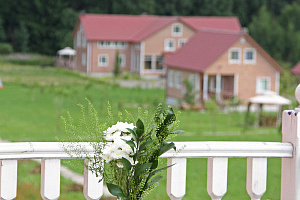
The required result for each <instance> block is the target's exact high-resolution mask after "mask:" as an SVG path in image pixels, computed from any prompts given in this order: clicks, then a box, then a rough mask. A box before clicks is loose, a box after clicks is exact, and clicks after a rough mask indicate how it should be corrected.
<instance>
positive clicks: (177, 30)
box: [172, 24, 182, 36]
mask: <svg viewBox="0 0 300 200" xmlns="http://www.w3.org/2000/svg"><path fill="white" fill-rule="evenodd" d="M172 36H182V24H173V25H172Z"/></svg>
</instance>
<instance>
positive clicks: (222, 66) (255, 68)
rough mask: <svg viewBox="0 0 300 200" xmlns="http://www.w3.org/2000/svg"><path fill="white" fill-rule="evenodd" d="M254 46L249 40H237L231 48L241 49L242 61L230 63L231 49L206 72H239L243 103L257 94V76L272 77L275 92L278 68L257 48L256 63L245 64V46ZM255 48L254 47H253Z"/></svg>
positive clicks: (211, 73) (239, 93)
mask: <svg viewBox="0 0 300 200" xmlns="http://www.w3.org/2000/svg"><path fill="white" fill-rule="evenodd" d="M252 47H253V46H252V45H251V44H250V43H248V42H247V41H245V42H242V40H241V39H239V40H238V41H236V42H235V43H234V44H233V45H232V46H231V47H230V48H240V49H241V56H242V59H241V63H240V64H229V62H228V55H229V49H230V48H229V49H228V50H227V51H226V52H224V53H223V54H222V55H221V56H220V57H219V58H218V59H217V60H216V61H215V62H214V63H213V64H211V65H210V67H208V68H207V70H206V71H205V73H207V74H208V75H216V74H221V75H222V74H223V75H234V74H238V97H239V99H240V100H242V102H243V103H247V100H248V99H249V98H250V97H253V96H256V95H257V94H256V78H257V77H270V79H271V90H272V91H274V92H275V82H276V72H277V71H276V70H275V68H274V67H272V65H271V63H270V62H268V61H267V60H266V59H265V58H264V57H263V56H262V55H261V54H260V52H258V50H257V49H256V63H255V64H245V63H244V62H243V60H244V53H243V52H244V50H245V48H252ZM253 48H254V47H253Z"/></svg>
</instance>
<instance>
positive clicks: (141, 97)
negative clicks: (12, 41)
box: [0, 62, 281, 200]
mask: <svg viewBox="0 0 300 200" xmlns="http://www.w3.org/2000/svg"><path fill="white" fill-rule="evenodd" d="M0 78H1V80H2V81H3V83H4V89H2V90H0V117H1V118H0V127H1V128H0V138H1V139H4V140H9V141H14V142H23V141H57V138H59V139H67V138H69V136H68V135H66V134H64V130H63V125H62V122H61V119H60V116H66V113H67V111H69V112H70V113H71V114H72V115H73V116H75V119H76V117H78V116H79V115H80V109H79V107H78V105H77V104H78V103H79V104H84V105H86V100H85V98H88V99H89V100H90V101H91V102H92V103H93V104H94V106H95V108H96V109H97V110H98V111H99V114H100V116H101V119H102V120H105V119H106V117H107V112H106V110H107V102H108V101H110V103H111V105H112V110H113V111H114V112H117V111H118V110H124V109H126V110H129V111H130V112H132V113H133V114H134V116H136V114H137V107H143V108H146V109H148V110H150V111H153V110H154V109H155V107H156V105H157V104H158V103H159V102H163V101H164V94H165V92H164V90H160V89H141V88H131V89H130V88H120V87H118V86H117V85H107V84H105V83H104V82H103V81H101V80H97V79H87V78H85V77H84V76H79V75H77V74H74V73H72V72H69V71H65V70H61V69H56V68H53V67H46V68H41V67H39V66H31V65H16V64H10V63H5V62H2V63H0ZM179 120H180V129H182V130H185V133H183V134H181V135H179V136H177V137H176V138H175V139H174V140H176V141H281V134H280V133H279V132H278V131H277V129H274V128H259V129H253V128H249V129H247V131H243V123H244V114H243V113H228V114H223V113H218V114H215V115H211V114H209V113H201V112H195V111H182V113H181V114H180V116H179ZM206 162H207V160H206V159H189V160H188V166H187V168H188V173H187V193H186V197H185V198H184V199H189V200H190V199H192V200H193V199H195V200H196V199H197V200H198V199H209V196H208V195H207V192H206ZM63 163H66V162H63ZM21 164H22V165H24V164H28V163H26V162H25V163H21ZM28 165H33V164H28ZM66 165H68V166H72V164H68V163H67V164H66ZM20 170H23V167H21V166H20ZM24 170H26V166H25V167H24ZM75 170H76V171H82V170H78V169H75ZM27 171H28V170H27ZM22 174H23V172H22ZM24 174H25V172H24ZM30 176H31V175H30ZM36 176H38V175H36ZM228 176H229V177H228V193H227V194H226V196H225V197H224V199H249V197H247V195H246V183H245V180H246V159H229V170H228ZM24 179H27V178H26V176H25V178H24ZM37 179H38V178H35V179H31V178H28V181H27V180H24V181H23V180H22V178H21V177H20V176H19V180H18V181H19V182H20V183H22V185H24V187H25V186H26V185H27V184H28V183H33V184H34V185H37V188H38V190H39V185H38V184H37V183H39V182H38V181H37ZM66 182H68V181H66ZM165 182H166V181H165V180H162V181H161V183H160V186H159V187H158V188H156V190H155V191H154V192H153V193H152V194H151V195H150V196H149V198H147V199H149V200H150V199H168V198H167V195H166V192H165ZM63 184H64V182H63V183H62V185H63ZM66 184H67V185H68V184H69V185H70V184H71V183H66ZM63 187H68V186H62V191H67V190H66V189H63ZM267 187H268V188H267V193H266V194H265V195H264V197H263V199H279V198H280V159H268V186H267ZM73 195H74V194H73V193H72V194H71V193H70V192H68V194H67V195H65V194H64V193H63V194H62V197H63V198H64V199H83V196H82V195H80V194H79V195H78V196H76V197H74V196H73ZM75 195H77V194H75ZM25 199H26V198H25ZM27 199H28V198H27ZM32 199H34V198H32ZM37 199H38V198H37Z"/></svg>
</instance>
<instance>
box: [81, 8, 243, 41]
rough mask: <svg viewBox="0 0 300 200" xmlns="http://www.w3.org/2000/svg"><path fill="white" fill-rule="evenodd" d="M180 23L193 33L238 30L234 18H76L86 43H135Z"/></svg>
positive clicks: (110, 16)
mask: <svg viewBox="0 0 300 200" xmlns="http://www.w3.org/2000/svg"><path fill="white" fill-rule="evenodd" d="M176 21H181V22H182V23H185V24H186V25H188V26H190V27H191V28H193V29H195V30H199V29H200V28H214V29H224V30H241V26H240V23H239V21H238V19H237V18H236V17H172V16H153V15H102V14H85V15H81V16H80V22H81V24H82V26H83V28H84V32H85V35H86V38H87V40H89V41H93V40H104V41H105V40H106V41H109V40H110V41H132V42H139V41H142V40H143V39H145V38H147V37H148V36H150V35H151V34H153V33H155V32H156V31H158V30H160V29H161V28H163V27H165V26H167V25H168V24H170V23H173V22H176Z"/></svg>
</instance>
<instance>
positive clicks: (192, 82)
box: [189, 74, 195, 91]
mask: <svg viewBox="0 0 300 200" xmlns="http://www.w3.org/2000/svg"><path fill="white" fill-rule="evenodd" d="M189 82H190V83H191V85H192V88H193V91H194V90H195V75H194V74H190V75H189Z"/></svg>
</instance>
